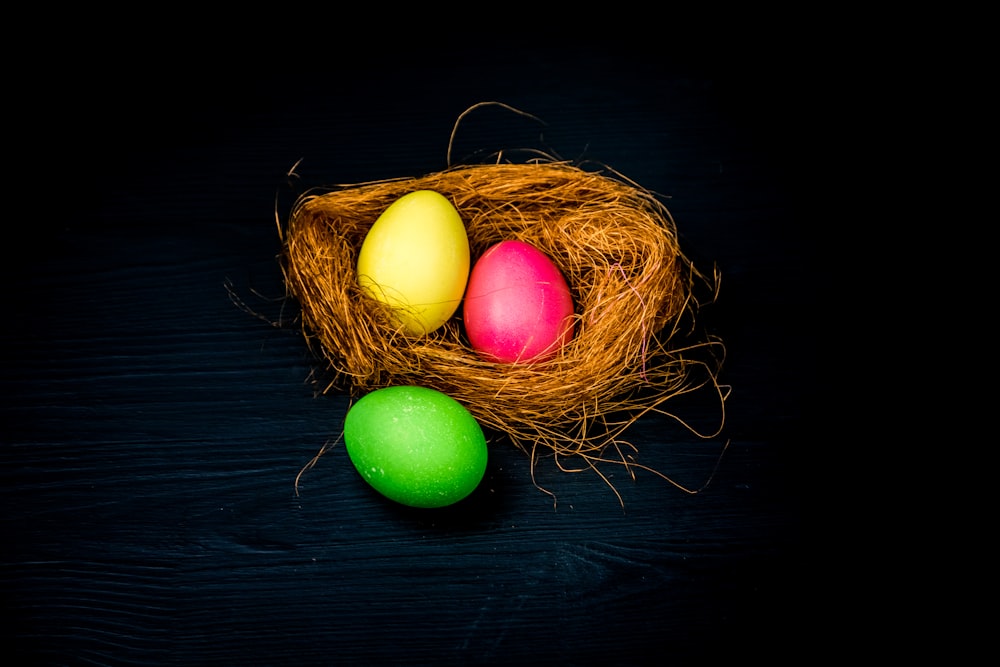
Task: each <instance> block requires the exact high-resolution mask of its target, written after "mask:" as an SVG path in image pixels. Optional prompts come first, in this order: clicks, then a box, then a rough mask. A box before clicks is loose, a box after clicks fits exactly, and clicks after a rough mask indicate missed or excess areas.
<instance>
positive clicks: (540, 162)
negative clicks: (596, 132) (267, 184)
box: [281, 148, 726, 493]
mask: <svg viewBox="0 0 1000 667" xmlns="http://www.w3.org/2000/svg"><path fill="white" fill-rule="evenodd" d="M449 151H450V148H449ZM418 189H430V190H436V191H437V192H440V193H441V194H443V195H445V196H446V197H447V198H448V199H449V200H451V202H452V203H453V204H454V206H455V208H456V209H457V210H458V212H459V213H460V215H461V216H462V218H463V220H464V221H465V223H466V228H467V233H468V236H469V243H470V251H471V256H472V261H473V262H475V260H476V258H478V257H479V255H481V254H482V252H483V251H484V250H485V249H486V248H487V247H489V246H491V245H493V244H494V243H497V242H499V241H501V240H505V239H519V240H522V241H526V242H528V243H531V244H532V245H534V246H535V247H537V248H538V249H540V250H542V251H543V252H545V253H546V254H547V255H549V257H550V258H551V259H552V260H553V261H554V262H555V264H556V265H557V266H558V267H559V268H560V269H561V270H562V272H563V275H564V276H565V278H566V280H567V283H568V285H569V286H570V290H571V292H572V293H573V297H574V303H575V305H576V311H575V318H576V334H575V336H574V338H573V340H572V341H571V342H570V343H569V344H568V345H566V346H565V347H564V348H563V349H562V350H561V351H560V352H559V354H558V355H557V356H555V357H554V358H551V359H549V360H547V361H545V362H543V363H539V364H528V365H509V364H501V363H493V362H489V361H485V360H483V359H482V358H480V357H479V356H478V355H477V354H475V352H473V351H472V349H471V348H470V347H469V345H468V341H467V339H466V338H465V336H464V332H463V328H462V322H461V309H459V311H458V313H457V314H456V315H455V316H454V317H453V318H452V320H450V321H449V322H448V323H446V324H445V325H444V326H443V327H441V328H440V329H438V330H436V331H434V332H432V333H431V334H430V335H428V336H426V337H423V338H412V337H407V336H405V335H404V334H403V333H402V332H401V331H400V330H399V327H398V325H397V324H396V323H395V320H394V319H393V318H392V317H391V316H390V314H389V313H388V312H387V310H386V306H384V305H382V304H379V303H377V302H375V301H374V300H373V299H371V298H370V297H369V296H367V294H366V293H365V292H364V291H363V290H362V289H361V288H360V287H359V286H358V283H357V280H356V275H355V265H356V262H357V255H358V251H359V250H360V247H361V244H362V242H363V240H364V238H365V235H366V233H367V231H368V229H369V228H370V227H371V225H372V224H373V223H374V221H375V219H376V218H378V216H379V215H380V214H381V212H382V211H383V210H384V209H385V208H386V207H387V206H388V205H389V204H391V203H392V202H393V201H395V200H396V199H398V198H399V197H401V196H402V195H404V194H406V193H408V192H412V191H414V190H418ZM281 232H282V241H283V248H284V252H283V256H282V259H283V262H282V268H283V271H284V274H285V282H286V286H287V289H288V293H289V295H290V296H292V297H294V298H295V299H296V300H297V301H298V303H299V304H300V306H301V312H302V318H303V322H302V324H303V331H304V332H305V335H306V337H307V339H308V340H309V341H310V343H311V344H312V345H313V346H314V347H315V348H316V349H317V350H318V352H319V354H320V355H321V356H322V358H323V359H324V360H325V362H326V365H327V366H328V368H329V370H331V371H332V379H331V380H330V381H329V383H328V384H327V385H326V386H325V387H324V391H330V390H331V389H338V390H346V391H348V392H349V393H350V394H351V395H352V396H354V397H360V396H361V395H363V394H365V393H367V392H369V391H372V390H374V389H378V388H381V387H386V386H390V385H401V384H417V385H423V386H427V387H431V388H433V389H437V390H439V391H442V392H444V393H446V394H448V395H450V396H452V397H453V398H455V399H456V400H458V401H459V402H460V403H462V404H463V405H465V406H466V407H467V408H468V409H469V410H470V412H471V413H472V414H473V415H474V416H475V417H476V419H477V420H479V422H480V424H482V426H483V427H484V428H485V429H491V430H493V431H496V432H499V433H502V434H506V435H507V436H509V438H510V440H511V441H512V442H513V443H514V444H515V445H517V446H518V447H520V448H521V449H523V450H524V451H525V452H527V453H529V454H530V455H531V457H532V471H534V462H535V461H536V459H537V458H538V457H539V456H542V455H545V454H546V453H551V454H552V455H553V456H554V457H555V458H556V460H557V461H558V462H559V464H560V466H561V467H562V468H563V469H564V470H576V469H593V470H597V471H598V474H601V473H600V472H599V469H598V467H597V464H599V463H602V462H608V461H613V462H617V463H624V464H625V465H626V466H627V467H629V468H631V467H637V468H643V467H644V466H641V465H637V464H635V463H634V462H633V458H632V455H631V454H630V453H629V452H628V451H627V449H628V448H629V447H630V446H629V445H627V443H626V442H625V441H624V440H622V438H621V434H622V433H623V431H624V430H625V429H627V428H628V426H629V425H630V424H632V423H633V422H634V421H635V420H636V419H637V418H639V417H640V416H642V415H643V414H646V413H649V412H651V411H656V412H661V413H664V414H671V413H670V412H669V411H667V410H666V409H665V404H666V403H667V401H669V400H670V399H671V398H674V397H676V396H679V395H681V394H685V393H688V392H691V391H694V390H696V389H699V388H702V387H710V388H711V389H712V390H713V391H715V392H716V393H717V394H718V397H719V403H720V405H721V406H723V409H722V410H721V411H720V413H721V414H722V415H724V404H725V399H726V388H724V387H722V386H720V385H719V384H718V383H717V381H716V378H717V377H718V373H719V371H720V369H721V364H722V358H723V356H724V346H723V344H722V342H721V340H719V339H717V338H714V337H710V336H703V337H700V338H699V337H698V334H697V327H696V326H695V315H696V314H697V311H698V308H699V306H700V305H702V304H703V303H704V301H706V300H708V301H711V300H714V299H715V297H716V294H717V288H718V279H719V276H718V275H717V274H714V273H713V275H711V276H707V275H705V274H703V273H701V272H700V271H698V270H697V269H696V268H695V267H694V266H693V265H692V263H691V262H690V261H688V259H687V258H686V257H685V256H684V254H683V253H682V251H681V248H680V247H679V243H678V236H677V230H676V225H675V223H674V220H673V218H672V217H671V215H670V212H669V211H668V210H667V208H666V206H665V205H664V204H663V203H662V202H661V201H660V199H659V198H657V196H655V195H654V194H653V193H651V192H649V191H646V190H644V189H643V188H641V187H638V186H637V185H636V184H634V183H632V182H629V181H628V180H627V179H625V178H623V177H621V176H620V175H618V174H614V173H611V172H609V171H607V170H603V171H602V170H596V171H594V170H586V169H584V168H582V167H579V166H575V165H572V164H570V163H567V162H563V161H555V160H546V159H536V160H533V161H531V162H528V163H524V164H512V163H501V162H497V163H495V164H481V165H471V166H458V167H451V168H448V169H446V170H444V171H441V172H438V173H433V174H429V175H426V176H423V177H418V178H401V179H393V180H386V181H378V182H372V183H364V184H354V185H348V186H340V187H333V188H325V189H323V190H322V191H312V192H309V193H306V194H304V195H303V196H301V197H300V198H299V200H298V201H297V202H296V203H295V205H294V207H293V209H292V212H291V215H290V217H289V219H288V221H287V225H286V226H285V228H284V229H282V230H281ZM698 294H704V295H705V296H702V297H701V300H700V301H699V297H698V296H696V295H698ZM671 416H674V417H675V418H677V419H678V421H680V422H681V423H684V422H683V420H681V419H680V418H679V417H678V416H676V415H671ZM723 421H724V416H723V417H722V418H721V419H720V424H719V429H721V427H722V426H721V424H722V422H723ZM689 428H690V427H689ZM694 430H695V429H693V428H692V431H694ZM718 432H719V431H714V432H713V433H706V434H700V435H702V436H703V437H706V438H709V437H714V436H716V435H717V434H718ZM320 454H322V451H321V452H320ZM318 456H319V455H317V458H318ZM573 457H578V460H579V459H582V461H583V462H584V464H583V466H582V467H579V468H578V467H572V466H570V465H569V464H567V463H566V461H567V460H568V459H570V458H573ZM313 463H315V460H314V461H313ZM310 465H311V464H310ZM307 467H308V466H307ZM647 469H648V468H647ZM653 472H656V473H657V474H660V473H658V472H657V471H655V470H654V471H653ZM633 474H634V473H633ZM661 476H663V477H664V478H665V479H668V481H671V483H673V484H675V485H676V486H678V488H681V489H683V490H685V491H688V492H690V493H694V492H697V490H698V489H688V488H686V487H684V486H682V485H680V484H677V483H676V482H673V480H670V479H669V478H668V477H666V476H665V475H662V474H661ZM602 477H604V475H602ZM606 479H607V478H606V477H605V480H606ZM612 488H613V487H612Z"/></svg>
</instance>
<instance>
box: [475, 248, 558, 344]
mask: <svg viewBox="0 0 1000 667" xmlns="http://www.w3.org/2000/svg"><path fill="white" fill-rule="evenodd" d="M462 316H463V320H464V321H465V331H466V333H467V334H468V336H469V343H470V344H471V345H472V348H473V349H474V350H476V352H478V353H479V354H480V355H481V356H482V357H484V358H486V359H489V360H491V361H500V362H504V363H527V362H531V361H543V360H545V359H548V358H550V357H552V356H553V355H554V354H555V353H556V352H558V351H559V349H560V348H561V347H562V346H563V345H565V344H566V343H567V342H569V341H570V339H572V337H573V319H572V318H573V296H572V295H571V294H570V291H569V287H568V286H567V285H566V279H565V278H563V275H562V273H561V272H560V271H559V267H557V266H556V265H555V264H554V263H553V262H552V260H551V259H549V257H548V255H546V254H545V253H543V252H542V251H540V250H538V249H537V248H535V247H534V246H533V245H531V244H529V243H525V242H523V241H501V242H500V243H497V244H496V245H493V246H491V247H490V248H489V249H488V250H487V251H486V252H485V253H483V256H482V257H480V258H479V260H478V261H476V263H475V265H474V266H473V267H472V271H471V272H470V274H469V283H468V286H467V287H466V291H465V302H464V305H463V312H462Z"/></svg>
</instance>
